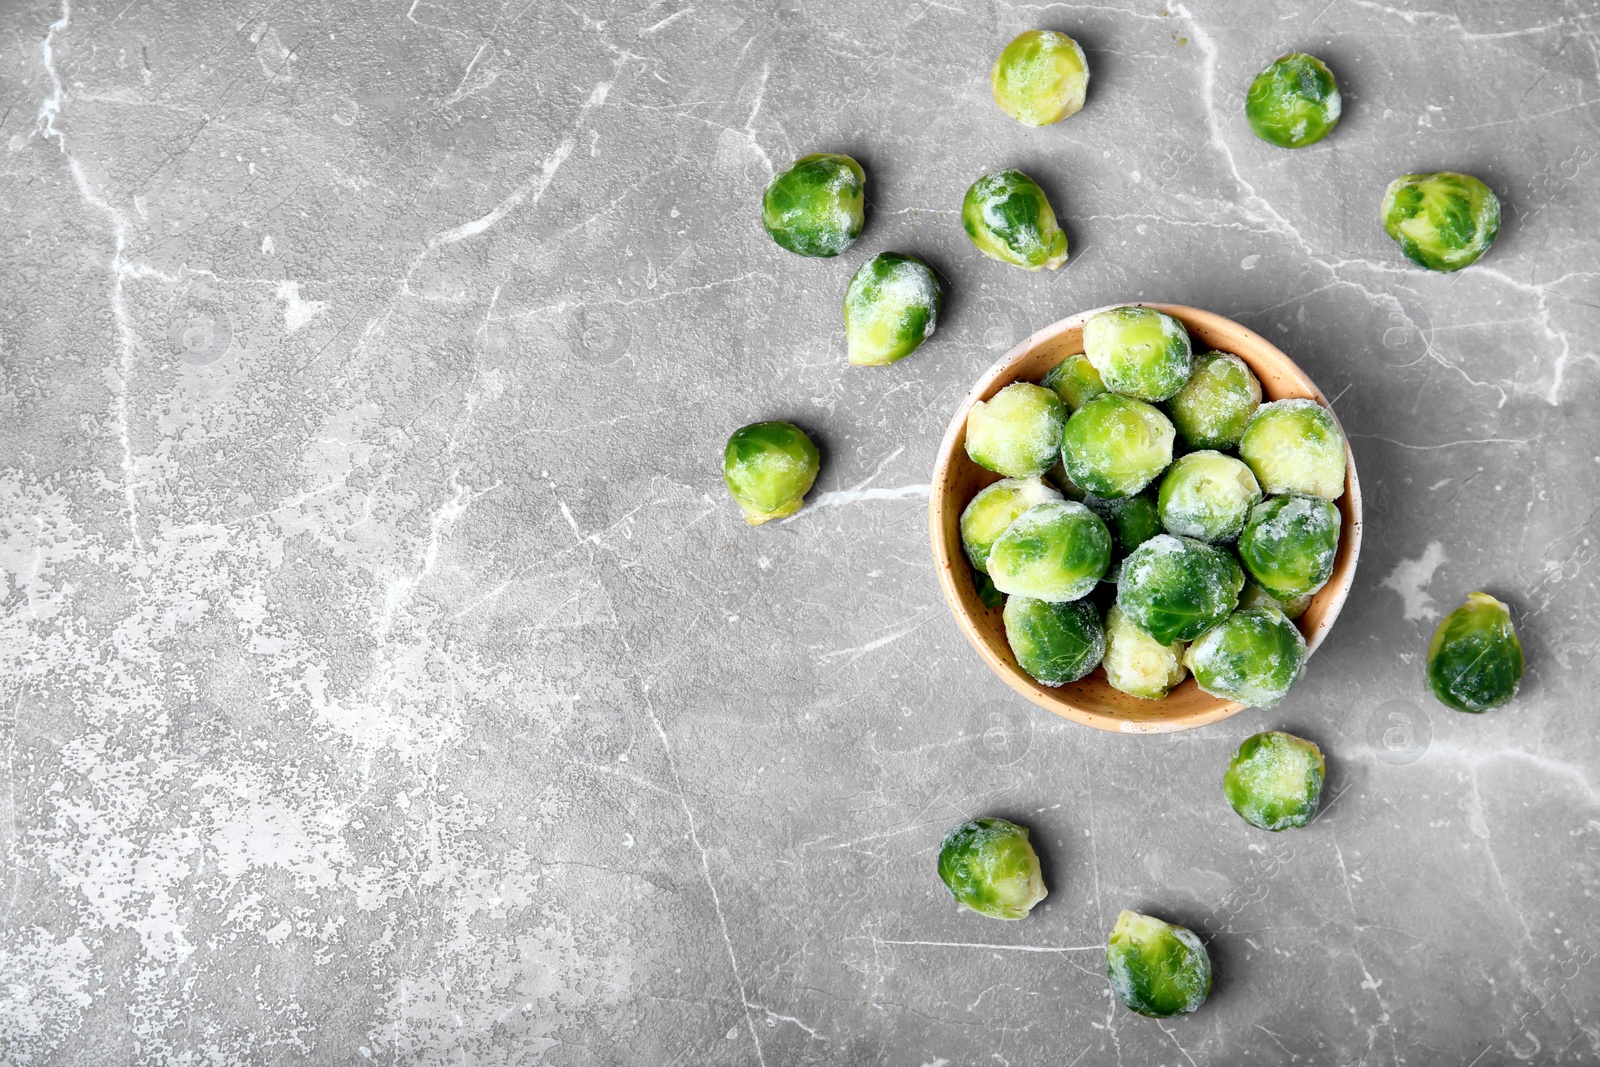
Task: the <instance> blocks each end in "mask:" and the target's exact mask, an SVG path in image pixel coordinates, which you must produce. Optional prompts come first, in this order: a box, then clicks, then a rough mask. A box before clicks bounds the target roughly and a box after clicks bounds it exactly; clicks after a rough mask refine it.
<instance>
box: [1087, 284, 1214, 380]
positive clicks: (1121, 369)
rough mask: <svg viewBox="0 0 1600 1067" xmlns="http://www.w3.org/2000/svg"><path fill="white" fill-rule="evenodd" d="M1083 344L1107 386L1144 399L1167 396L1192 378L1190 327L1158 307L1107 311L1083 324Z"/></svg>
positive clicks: (1093, 316) (1095, 315)
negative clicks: (1158, 309) (1188, 328)
mask: <svg viewBox="0 0 1600 1067" xmlns="http://www.w3.org/2000/svg"><path fill="white" fill-rule="evenodd" d="M1083 349H1084V352H1085V354H1087V355H1088V357H1089V362H1090V363H1092V364H1094V368H1095V370H1097V371H1099V372H1100V378H1101V380H1102V381H1104V382H1105V386H1106V388H1107V389H1109V390H1111V391H1112V392H1114V393H1121V394H1123V395H1124V396H1131V397H1134V398H1136V399H1139V400H1151V401H1154V400H1166V399H1167V398H1168V397H1171V396H1173V395H1174V394H1176V393H1177V392H1178V390H1180V389H1182V388H1183V385H1184V383H1185V382H1187V381H1188V380H1189V371H1190V367H1191V363H1192V352H1191V347H1190V342H1189V332H1188V331H1187V330H1185V329H1184V327H1183V323H1181V322H1179V321H1178V320H1177V319H1175V318H1173V317H1172V316H1171V315H1166V314H1163V313H1161V312H1159V311H1156V310H1155V309H1153V308H1145V307H1120V308H1112V309H1110V310H1109V311H1101V312H1098V313H1096V314H1094V315H1091V316H1090V317H1089V321H1087V322H1085V323H1084V324H1083Z"/></svg>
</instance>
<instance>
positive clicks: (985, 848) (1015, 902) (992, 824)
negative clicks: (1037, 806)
mask: <svg viewBox="0 0 1600 1067" xmlns="http://www.w3.org/2000/svg"><path fill="white" fill-rule="evenodd" d="M939 877H940V879H941V880H943V882H944V884H945V885H946V886H947V887H948V888H949V890H950V895H951V896H953V897H955V898H956V900H957V901H958V902H959V903H961V904H963V905H965V906H966V907H969V908H971V909H972V910H973V911H975V912H977V913H978V914H979V915H987V916H988V917H989V918H991V919H1021V918H1023V917H1024V916H1026V915H1027V914H1028V912H1029V910H1030V909H1031V908H1032V907H1033V906H1034V905H1035V904H1037V903H1039V901H1041V900H1043V899H1044V898H1045V894H1046V893H1048V892H1049V890H1047V889H1045V887H1044V874H1043V872H1041V871H1040V870H1039V856H1038V854H1037V853H1036V852H1034V851H1033V846H1032V845H1030V844H1029V843H1028V828H1027V827H1025V826H1018V825H1017V824H1016V823H1012V822H1007V821H1006V820H1004V819H992V818H991V819H973V820H971V821H969V822H964V823H962V824H961V825H960V826H957V827H956V828H955V829H953V830H951V831H950V832H949V833H947V834H945V835H944V844H943V845H942V846H941V847H940V849H939Z"/></svg>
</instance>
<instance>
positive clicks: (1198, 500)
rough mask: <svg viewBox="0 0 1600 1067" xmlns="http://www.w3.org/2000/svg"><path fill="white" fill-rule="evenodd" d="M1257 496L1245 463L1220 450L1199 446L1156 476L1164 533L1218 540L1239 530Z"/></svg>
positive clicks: (1231, 538)
mask: <svg viewBox="0 0 1600 1067" xmlns="http://www.w3.org/2000/svg"><path fill="white" fill-rule="evenodd" d="M1260 499H1261V486H1259V485H1257V484H1256V476H1255V475H1254V474H1251V473H1250V468H1249V467H1246V466H1245V465H1244V463H1243V462H1241V461H1240V460H1237V459H1234V458H1233V457H1232V456H1225V455H1223V454H1222V453H1221V452H1211V451H1203V452H1190V453H1189V454H1188V455H1187V456H1180V457H1178V459H1177V460H1176V461H1175V462H1174V463H1173V464H1172V466H1171V468H1169V469H1168V470H1167V475H1166V477H1165V478H1162V479H1161V492H1160V494H1159V496H1158V497H1157V506H1158V507H1159V508H1160V510H1161V525H1162V526H1164V527H1165V528H1166V531H1167V532H1168V533H1169V534H1172V535H1173V536H1175V537H1195V538H1198V539H1200V540H1201V541H1214V542H1223V541H1232V540H1233V539H1234V538H1235V537H1238V536H1239V531H1240V530H1242V529H1244V523H1245V520H1246V519H1247V518H1249V517H1250V509H1251V508H1252V507H1253V506H1255V503H1256V501H1258V500H1260ZM1329 506H1330V507H1331V506H1332V505H1329Z"/></svg>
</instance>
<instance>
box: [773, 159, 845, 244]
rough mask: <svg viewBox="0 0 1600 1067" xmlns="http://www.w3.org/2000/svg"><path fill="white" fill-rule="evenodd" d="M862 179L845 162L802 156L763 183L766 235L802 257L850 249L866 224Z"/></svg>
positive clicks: (842, 160) (843, 160)
mask: <svg viewBox="0 0 1600 1067" xmlns="http://www.w3.org/2000/svg"><path fill="white" fill-rule="evenodd" d="M866 189H867V176H866V173H865V172H864V171H862V169H861V164H859V163H857V162H856V161H855V160H853V159H851V158H850V157H849V156H842V155H837V154H835V153H833V152H816V153H813V154H812V155H809V156H801V157H800V158H799V159H797V160H795V161H794V162H793V163H792V164H790V166H789V169H788V170H786V171H784V172H783V173H781V174H779V175H777V176H776V177H774V178H773V179H772V181H770V182H768V183H767V191H766V193H765V195H763V196H762V198H761V222H762V225H764V226H765V227H766V228H767V235H768V236H769V237H771V238H772V239H773V240H774V241H776V242H778V244H780V245H781V246H783V247H784V248H787V249H788V250H789V251H791V252H795V253H797V254H799V255H802V256H814V257H821V258H827V257H830V256H836V255H838V254H839V253H840V252H843V251H844V250H845V249H847V248H849V247H850V246H851V245H853V244H855V240H856V238H857V237H860V236H861V227H862V226H863V225H864V224H865V222H866Z"/></svg>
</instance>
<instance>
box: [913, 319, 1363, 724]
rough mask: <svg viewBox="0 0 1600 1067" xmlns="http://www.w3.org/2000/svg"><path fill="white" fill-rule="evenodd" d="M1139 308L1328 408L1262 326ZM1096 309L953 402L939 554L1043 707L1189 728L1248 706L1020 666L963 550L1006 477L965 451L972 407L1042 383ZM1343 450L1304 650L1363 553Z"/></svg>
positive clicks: (1288, 392)
mask: <svg viewBox="0 0 1600 1067" xmlns="http://www.w3.org/2000/svg"><path fill="white" fill-rule="evenodd" d="M1118 306H1120V305H1118ZM1139 306H1141V307H1151V308H1155V309H1156V310H1157V311H1164V312H1166V313H1167V314H1168V315H1172V316H1174V317H1175V318H1177V319H1178V320H1179V321H1181V322H1182V323H1183V324H1184V325H1185V326H1186V327H1188V329H1189V334H1190V336H1191V337H1193V338H1194V340H1195V350H1196V351H1199V350H1201V349H1202V348H1210V349H1216V350H1219V351H1222V352H1232V353H1233V354H1234V355H1236V356H1238V357H1239V358H1240V359H1242V360H1244V361H1245V363H1247V364H1249V366H1250V369H1251V370H1253V371H1255V374H1256V377H1257V378H1259V379H1261V392H1262V394H1263V399H1264V400H1288V399H1291V398H1295V397H1308V398H1310V399H1313V400H1315V401H1317V403H1319V404H1321V405H1322V406H1323V407H1328V398H1327V397H1325V396H1323V395H1322V392H1321V391H1320V390H1319V389H1318V388H1317V387H1316V384H1315V383H1314V382H1312V380H1311V379H1310V378H1307V377H1306V375H1305V372H1304V371H1302V370H1301V369H1300V368H1299V367H1297V366H1295V365H1294V362H1293V361H1292V360H1291V359H1289V357H1288V356H1286V355H1284V354H1283V353H1282V352H1280V351H1278V350H1277V348H1275V347H1273V345H1272V344H1271V343H1270V342H1268V341H1267V340H1266V338H1264V337H1262V336H1260V335H1259V334H1256V333H1254V332H1252V331H1250V330H1247V329H1245V328H1244V327H1243V326H1240V325H1239V324H1238V323H1236V322H1233V321H1231V320H1229V319H1225V318H1223V317H1222V316H1221V315H1214V314H1212V313H1211V312H1209V311H1200V310H1198V309H1196V308H1191V307H1182V306H1180V305H1177V304H1140V305H1139ZM1095 310H1096V311H1102V310H1105V309H1103V308H1096V309H1095ZM1094 313H1095V312H1094V311H1084V312H1080V313H1079V314H1077V315H1074V316H1072V317H1071V318H1068V319H1062V320H1061V321H1060V322H1058V323H1056V324H1054V325H1053V326H1047V327H1045V328H1044V329H1042V330H1040V331H1039V332H1038V333H1036V334H1034V335H1033V336H1032V337H1029V338H1028V339H1027V340H1025V341H1023V342H1022V343H1021V344H1019V345H1017V347H1015V348H1013V349H1012V350H1011V351H1010V352H1007V353H1006V354H1005V356H1004V357H1002V358H1001V360H1000V361H999V362H998V363H996V364H995V365H994V366H992V367H990V368H989V370H988V372H987V373H986V374H984V376H983V377H981V378H979V379H978V384H977V385H975V386H973V387H972V391H971V392H970V393H968V394H967V398H966V399H965V400H964V401H962V403H961V406H960V407H959V408H958V409H957V410H956V413H955V418H953V419H951V420H950V429H949V430H947V431H945V435H944V440H943V441H942V442H941V443H940V445H939V458H938V461H937V463H936V464H935V465H934V469H933V492H932V494H931V497H930V500H929V504H928V521H929V526H930V528H931V533H932V536H933V559H934V563H935V564H936V565H937V567H938V571H939V584H940V585H941V586H942V587H943V589H944V596H945V599H946V600H947V601H948V602H949V604H950V610H951V612H953V613H954V614H955V617H956V622H957V623H958V624H959V625H960V626H961V630H962V632H963V633H965V634H966V635H967V640H969V641H971V642H972V647H973V648H976V649H977V650H978V654H979V655H980V656H982V657H983V659H984V661H985V662H986V663H988V664H989V666H990V667H992V668H993V669H994V672H995V673H996V674H998V675H999V676H1000V677H1001V678H1003V679H1005V681H1006V684H1007V685H1009V686H1011V688H1013V689H1015V690H1016V691H1017V692H1019V693H1021V694H1022V695H1023V696H1025V697H1027V698H1028V699H1029V700H1031V701H1033V702H1034V703H1035V704H1037V705H1039V706H1040V707H1041V708H1045V709H1047V710H1049V711H1053V712H1055V713H1056V714H1057V715H1061V716H1064V717H1066V718H1068V719H1072V720H1073V721H1075V722H1081V723H1083V724H1085V725H1087V726H1093V727H1095V728H1097V729H1100V730H1117V731H1121V732H1124V733H1167V732H1171V731H1176V730H1190V729H1193V728H1194V727H1196V726H1204V725H1206V724H1207V723H1213V722H1217V721H1218V720H1220V719H1225V718H1227V717H1228V716H1230V715H1232V714H1233V713H1234V712H1236V711H1239V710H1241V709H1242V708H1243V705H1242V704H1238V703H1235V702H1234V701H1231V700H1223V699H1221V698H1220V697H1214V696H1211V695H1210V694H1208V693H1204V692H1202V691H1201V690H1200V687H1199V686H1197V685H1195V682H1194V679H1193V678H1189V679H1186V680H1185V681H1184V682H1183V684H1182V685H1180V686H1178V687H1177V688H1176V689H1174V690H1173V691H1172V692H1171V693H1169V694H1167V696H1166V698H1165V699H1163V700H1142V699H1140V698H1139V697H1134V696H1129V695H1128V694H1126V693H1123V692H1120V691H1118V690H1116V689H1113V688H1111V686H1110V685H1109V684H1108V683H1107V682H1106V676H1105V671H1103V670H1101V669H1099V668H1096V669H1095V671H1094V673H1093V674H1091V675H1089V676H1088V677H1087V678H1084V679H1082V680H1081V681H1077V682H1073V683H1070V684H1068V685H1064V686H1061V687H1059V688H1049V687H1046V686H1041V685H1040V684H1039V683H1038V682H1035V681H1034V680H1033V679H1032V678H1030V677H1028V675H1027V674H1026V673H1025V672H1024V671H1023V670H1022V668H1021V667H1019V666H1017V661H1016V657H1014V656H1013V655H1012V654H1011V646H1010V645H1009V644H1007V642H1006V631H1005V624H1004V623H1003V622H1002V620H1001V616H1000V609H999V608H986V607H984V606H983V604H982V602H981V601H979V600H978V591H977V588H976V586H975V585H974V584H973V574H972V568H971V567H970V566H969V565H968V563H967V557H966V554H965V553H964V552H963V551H962V548H961V529H960V524H961V511H962V509H963V508H965V507H966V506H967V501H969V500H971V499H972V497H973V494H975V493H977V491H978V490H979V489H982V488H983V487H984V486H985V485H988V484H989V483H990V482H993V481H996V480H998V479H999V475H997V474H994V473H992V472H991V471H987V470H984V469H983V468H982V467H980V466H978V465H977V464H976V463H974V462H972V460H970V459H968V458H967V449H966V438H967V412H968V411H970V410H971V409H972V405H973V404H975V403H977V402H978V401H980V400H988V399H989V398H990V397H992V396H993V395H994V394H995V393H997V392H999V391H1000V390H1001V389H1003V388H1005V387H1006V386H1008V385H1010V384H1011V383H1012V382H1017V381H1029V382H1036V381H1038V380H1039V379H1040V378H1043V377H1044V375H1045V372H1046V371H1048V370H1049V369H1050V368H1051V367H1054V366H1055V365H1056V364H1057V363H1059V362H1060V361H1061V360H1062V358H1064V357H1066V356H1068V355H1072V354H1073V353H1076V352H1082V351H1083V324H1084V322H1085V321H1086V320H1087V319H1088V318H1089V316H1090V315H1093V314H1094ZM1330 410H1331V409H1330ZM1345 456H1346V460H1345V470H1346V474H1345V492H1344V496H1342V497H1340V498H1339V500H1338V506H1339V511H1340V513H1341V514H1342V515H1343V516H1344V527H1343V529H1342V530H1341V532H1340V537H1339V554H1338V557H1337V559H1336V560H1335V561H1334V567H1333V577H1331V578H1330V579H1329V580H1328V584H1327V585H1325V586H1323V587H1322V589H1321V590H1319V591H1318V592H1317V594H1316V595H1315V596H1314V597H1313V598H1312V600H1311V606H1310V607H1308V608H1307V609H1306V612H1305V614H1304V615H1302V616H1301V617H1300V620H1299V625H1300V629H1301V632H1303V633H1304V634H1305V636H1306V646H1307V655H1309V654H1310V653H1311V652H1314V651H1316V648H1317V646H1318V645H1319V644H1321V643H1322V639H1323V638H1324V637H1325V636H1327V633H1328V630H1329V628H1331V627H1332V626H1333V620H1334V619H1335V618H1337V617H1338V615H1339V609H1340V608H1341V607H1343V606H1344V601H1345V597H1346V596H1348V595H1349V592H1350V585H1351V582H1352V581H1353V580H1354V578H1355V571H1356V556H1357V555H1358V554H1359V553H1360V551H1361V486H1360V484H1359V483H1358V482H1357V481H1356V465H1355V459H1354V457H1352V456H1350V453H1349V448H1348V445H1347V446H1346V451H1345Z"/></svg>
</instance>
